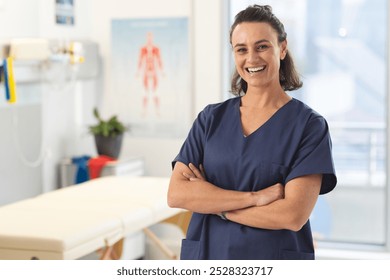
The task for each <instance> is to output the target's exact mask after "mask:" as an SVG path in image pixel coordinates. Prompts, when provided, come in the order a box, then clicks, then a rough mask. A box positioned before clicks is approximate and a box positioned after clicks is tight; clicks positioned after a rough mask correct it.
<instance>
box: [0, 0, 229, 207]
mask: <svg viewBox="0 0 390 280" xmlns="http://www.w3.org/2000/svg"><path fill="white" fill-rule="evenodd" d="M1 4H2V5H0V24H1V26H7V27H8V28H3V29H2V32H1V33H0V43H1V42H4V41H6V40H8V39H9V38H15V37H44V38H51V39H59V40H68V39H90V40H92V41H95V42H97V43H98V44H99V47H100V51H101V55H102V60H103V69H102V76H101V77H100V79H99V80H98V81H97V82H93V81H87V82H83V83H77V84H76V85H75V87H74V88H72V89H70V90H65V91H61V90H56V89H53V88H51V87H50V86H48V85H44V86H42V88H40V87H36V86H35V87H28V86H27V90H26V91H27V92H29V93H28V94H25V93H24V92H25V90H23V87H24V86H20V87H19V89H20V91H21V92H20V96H19V100H21V101H23V99H26V100H27V101H26V102H25V103H23V102H22V103H20V102H19V103H18V104H17V105H16V106H14V108H16V109H17V111H19V112H20V113H21V114H20V118H21V120H22V121H27V122H30V124H27V126H28V127H29V129H23V131H21V135H20V138H21V139H23V141H22V144H23V149H24V150H25V151H27V156H30V158H36V155H37V154H38V153H39V148H40V141H41V139H45V141H46V142H45V148H46V151H47V152H48V154H47V156H46V157H45V161H44V162H43V164H42V165H41V166H39V167H37V168H32V167H28V166H25V165H23V163H22V162H21V160H20V159H18V158H17V156H16V151H15V149H14V147H12V146H13V145H12V142H13V139H12V135H11V133H10V131H9V130H11V129H12V128H10V123H11V118H12V116H11V113H10V112H11V110H10V107H7V106H8V105H7V104H5V103H4V101H3V104H0V105H1V106H0V114H1V115H2V116H3V117H2V118H1V120H0V129H1V130H2V131H7V132H9V133H5V134H4V135H2V137H1V139H0V154H2V156H3V158H2V161H1V164H0V180H1V182H2V183H1V185H0V194H1V196H2V199H1V200H0V204H4V203H7V202H11V201H15V200H18V199H22V198H26V197H30V196H33V195H35V194H37V193H39V192H42V191H48V190H51V189H55V188H56V187H57V182H58V164H59V162H60V160H61V159H62V158H63V157H66V156H73V155H79V154H82V153H86V154H91V153H93V152H94V151H95V147H94V144H93V139H92V136H90V135H88V134H86V131H87V126H88V124H91V122H92V121H93V119H92V114H91V112H92V110H91V108H92V107H93V106H94V105H95V104H98V105H99V106H100V107H101V109H102V112H103V114H112V113H115V114H116V113H118V112H117V108H116V106H115V102H114V101H115V93H113V92H112V91H111V88H112V84H111V76H110V60H111V55H110V53H111V51H110V46H111V41H110V40H111V35H110V22H111V19H113V18H143V17H176V16H180V17H181V16H188V17H189V19H190V25H191V32H192V42H191V44H190V45H191V53H192V66H191V67H192V78H193V81H192V83H193V84H192V88H193V96H192V106H191V107H192V109H191V112H188V114H189V116H190V118H191V119H194V118H195V116H196V115H197V113H198V112H199V111H200V110H201V109H203V107H204V106H205V105H206V104H208V103H214V102H218V101H220V100H221V99H222V85H221V81H222V66H221V65H222V64H221V52H222V44H221V38H222V33H221V30H222V24H221V22H222V20H221V17H222V11H223V9H222V8H221V7H222V6H223V0H213V1H209V0H196V1H195V0H145V1H138V0H95V1H94V0H78V1H75V22H76V24H75V25H74V26H59V25H56V24H55V22H54V11H55V1H54V0H29V1H25V0H12V1H10V0H6V1H2V2H1ZM37 88H38V89H37ZM32 91H34V92H35V93H34V95H31V96H35V99H34V100H33V102H31V100H30V101H29V99H30V92H32ZM1 93H3V92H1V89H0V94H1ZM29 102H30V103H29ZM31 114H32V115H31ZM24 125H25V124H24ZM31 131H32V132H34V133H33V135H32V133H31ZM183 140H184V138H182V139H172V138H167V139H157V138H134V137H131V136H127V137H126V139H125V142H124V146H123V151H122V157H130V156H143V157H144V159H145V161H146V172H147V174H149V175H154V176H169V175H170V172H171V169H170V162H171V160H172V159H173V158H174V157H175V155H176V154H177V153H178V151H179V148H180V146H181V144H182V142H183ZM4 156H5V159H4ZM10 163H11V164H10Z"/></svg>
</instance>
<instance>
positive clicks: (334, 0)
mask: <svg viewBox="0 0 390 280" xmlns="http://www.w3.org/2000/svg"><path fill="white" fill-rule="evenodd" d="M250 4H268V5H271V6H272V8H273V11H274V13H275V14H276V15H277V16H278V18H280V19H281V21H282V22H283V23H284V25H285V28H286V31H287V34H288V36H287V38H288V42H289V49H290V50H291V53H292V55H293V57H294V60H295V62H296V64H297V68H298V70H299V72H300V73H301V75H302V80H303V83H304V86H303V88H302V89H300V90H299V91H293V92H290V94H291V96H293V97H295V98H297V99H301V100H302V101H304V102H305V103H307V104H308V105H309V106H311V107H312V108H314V109H315V110H316V111H318V112H319V113H320V114H322V115H323V116H324V117H325V118H326V119H327V120H328V123H329V126H330V131H331V136H332V140H333V155H334V161H335V166H336V172H337V175H338V185H337V187H336V189H335V190H334V191H333V192H331V193H329V194H327V195H325V196H320V198H319V200H318V202H317V205H316V207H315V209H314V211H313V214H312V217H311V223H312V229H313V233H314V236H315V238H316V239H317V240H318V241H322V242H332V243H333V244H334V243H340V244H347V243H351V244H369V245H380V246H383V245H386V244H388V242H389V241H388V240H387V237H386V232H387V227H388V224H387V223H388V222H389V221H388V220H386V213H387V211H388V207H389V205H388V202H387V200H386V197H387V196H388V187H387V185H386V182H387V178H386V175H387V174H386V173H387V172H386V151H387V146H386V145H387V144H386V143H387V139H386V127H387V106H386V103H387V84H386V78H387V67H388V66H387V47H388V46H387V2H386V1H385V0H274V1H250V0H247V1H242V0H241V1H239V0H231V1H230V7H229V8H230V11H229V12H230V24H231V23H232V22H233V20H234V16H235V15H236V14H237V12H238V11H240V10H242V9H244V8H246V7H247V6H248V5H250ZM231 68H233V64H232V67H231ZM229 74H230V73H229ZM229 80H230V77H229Z"/></svg>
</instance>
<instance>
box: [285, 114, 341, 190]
mask: <svg viewBox="0 0 390 280" xmlns="http://www.w3.org/2000/svg"><path fill="white" fill-rule="evenodd" d="M311 174H322V175H323V176H322V184H321V190H320V194H325V193H328V192H330V191H332V190H333V189H334V187H335V186H336V183H337V177H336V173H335V169H334V163H333V157H332V141H331V138H330V134H329V128H328V124H327V122H326V120H325V119H324V118H323V117H321V116H315V117H313V118H312V119H311V120H309V121H308V123H307V125H306V127H305V129H304V131H303V135H302V138H301V142H300V144H299V148H298V150H297V152H296V154H295V156H294V160H293V164H292V167H291V169H290V172H289V174H288V175H287V178H286V182H288V181H290V180H292V179H294V178H297V177H300V176H305V175H311Z"/></svg>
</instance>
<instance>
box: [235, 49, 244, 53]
mask: <svg viewBox="0 0 390 280" xmlns="http://www.w3.org/2000/svg"><path fill="white" fill-rule="evenodd" d="M245 51H246V49H245V48H239V49H237V50H236V52H238V53H242V52H245Z"/></svg>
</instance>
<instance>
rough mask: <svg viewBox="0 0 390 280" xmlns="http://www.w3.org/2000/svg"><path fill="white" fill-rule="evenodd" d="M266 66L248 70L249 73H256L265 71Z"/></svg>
mask: <svg viewBox="0 0 390 280" xmlns="http://www.w3.org/2000/svg"><path fill="white" fill-rule="evenodd" d="M264 68H265V66H261V67H255V68H247V69H248V72H249V73H251V74H252V73H255V72H259V71H262V70H264Z"/></svg>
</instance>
